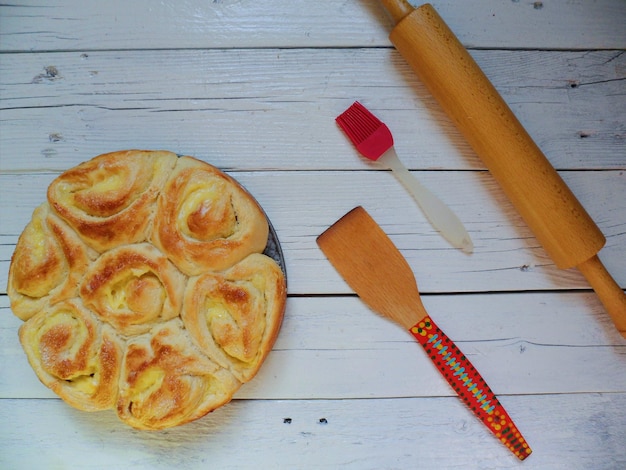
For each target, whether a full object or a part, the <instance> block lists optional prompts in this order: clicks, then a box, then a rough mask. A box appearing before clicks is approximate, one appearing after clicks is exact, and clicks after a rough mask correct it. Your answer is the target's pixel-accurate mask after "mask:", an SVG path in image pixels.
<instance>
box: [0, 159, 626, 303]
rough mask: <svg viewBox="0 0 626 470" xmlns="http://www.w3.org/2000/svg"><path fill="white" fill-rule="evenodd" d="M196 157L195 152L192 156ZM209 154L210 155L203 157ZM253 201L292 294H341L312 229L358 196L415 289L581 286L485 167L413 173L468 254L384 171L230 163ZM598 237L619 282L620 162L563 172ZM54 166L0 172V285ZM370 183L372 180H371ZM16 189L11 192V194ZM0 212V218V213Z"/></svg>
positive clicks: (623, 275) (625, 223)
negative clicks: (272, 231)
mask: <svg viewBox="0 0 626 470" xmlns="http://www.w3.org/2000/svg"><path fill="white" fill-rule="evenodd" d="M200 157H201V158H203V156H200ZM205 159H207V160H208V161H211V160H210V159H209V158H205ZM230 174H231V175H232V176H234V177H235V178H237V180H238V181H239V182H240V183H241V184H243V185H244V186H245V187H246V188H247V189H248V190H249V191H251V192H252V194H254V196H255V197H256V198H257V199H258V200H259V202H260V203H261V205H262V206H263V207H264V209H265V211H266V212H267V214H268V216H269V218H270V220H271V221H272V223H273V225H274V227H275V228H276V231H277V233H278V238H279V239H280V241H281V243H282V247H283V251H284V252H285V259H286V264H287V272H288V274H289V292H290V293H291V294H294V295H295V294H347V293H350V292H351V290H350V289H349V288H347V286H346V285H345V283H344V282H343V281H342V280H341V278H340V276H339V275H338V274H337V272H336V271H335V270H334V269H333V267H332V266H331V265H330V264H329V263H328V261H327V260H326V258H325V257H324V255H323V254H322V253H321V251H320V250H319V248H318V247H317V245H316V244H315V238H316V237H317V236H318V235H320V234H321V233H322V232H323V231H324V230H325V229H326V228H328V227H329V226H330V225H331V224H333V223H334V222H335V221H336V220H337V219H338V218H339V217H341V216H342V215H343V214H345V213H346V212H348V211H349V210H350V209H352V208H354V207H355V206H357V205H363V207H365V209H366V210H367V211H368V212H370V213H371V214H372V216H373V217H375V219H376V220H377V221H379V223H380V224H381V226H382V227H383V228H384V230H385V231H386V233H388V234H389V236H390V237H391V239H392V240H393V241H394V243H395V244H396V245H397V246H398V248H399V249H400V250H401V252H402V253H403V255H404V256H405V258H406V259H407V260H408V262H409V264H410V265H411V268H412V269H413V272H414V273H415V276H416V279H417V283H418V286H419V289H420V291H421V292H423V293H434V292H448V293H454V292H488V291H492V292H495V291H517V290H523V291H526V290H546V289H556V290H559V289H561V290H562V289H586V288H589V284H588V283H587V281H586V280H585V278H584V277H583V275H582V274H581V273H580V272H578V271H577V270H560V269H557V268H556V267H555V266H554V263H552V261H550V259H549V258H548V257H547V255H546V253H545V251H544V250H543V249H542V248H541V247H540V246H539V244H538V242H537V240H536V239H535V238H534V237H533V235H532V233H531V232H530V230H529V229H528V227H527V226H526V225H525V224H524V222H523V221H522V220H521V218H520V216H519V215H518V214H517V213H516V212H515V210H514V209H513V208H512V206H511V205H510V204H509V203H508V201H507V200H506V198H505V197H504V195H503V194H502V192H501V190H500V189H499V187H498V186H497V184H496V183H495V182H494V181H493V179H492V177H491V176H490V175H489V174H488V173H485V172H455V171H452V172H449V171H437V172H418V173H417V176H418V178H419V179H420V181H421V182H422V183H423V184H424V185H425V186H427V187H429V188H431V189H432V190H433V191H435V192H436V193H437V195H438V196H439V197H441V198H442V200H443V201H444V202H445V203H446V204H448V205H449V206H450V207H451V208H452V209H453V210H454V211H455V212H456V213H457V214H459V216H460V217H461V220H463V222H464V224H465V225H466V227H467V229H468V231H469V233H470V234H471V236H472V239H473V241H474V245H475V250H474V254H473V255H472V256H467V255H465V254H464V253H462V252H460V251H459V250H455V249H454V248H452V247H451V246H450V245H449V244H448V243H447V242H446V241H445V239H443V238H442V237H441V236H440V235H439V234H438V233H437V232H436V231H435V229H433V228H432V226H431V225H430V224H429V223H428V221H427V220H426V219H425V217H424V215H423V214H422V212H421V211H420V209H419V207H417V205H416V204H415V202H414V201H413V200H412V199H411V197H410V196H409V195H408V194H407V193H406V191H404V189H403V188H402V187H401V185H400V184H399V183H398V182H397V181H396V180H395V178H394V177H393V176H392V175H391V173H390V172H387V171H331V172H329V171H306V172H299V171H295V172H294V171H264V172H256V171H255V172H230ZM562 175H563V178H564V179H565V181H566V182H567V183H568V185H569V186H570V187H571V188H572V190H573V192H574V193H575V194H576V196H577V197H578V198H579V199H580V200H581V202H582V204H583V205H584V206H585V208H586V209H587V210H588V211H589V213H590V214H591V215H592V216H593V217H595V220H596V221H597V223H598V225H599V226H600V229H601V230H602V231H603V233H604V234H605V236H606V237H607V243H606V245H605V247H604V248H603V249H602V250H601V251H600V257H601V259H602V260H603V261H604V263H605V264H606V266H607V269H608V270H609V272H610V273H611V274H612V275H613V277H614V278H615V279H616V281H617V282H618V284H619V285H620V286H622V287H624V286H626V265H625V264H624V263H623V253H624V250H625V249H626V248H625V246H626V230H625V228H626V208H625V207H624V204H623V203H622V200H623V197H622V195H623V194H624V191H625V188H626V174H624V172H622V171H601V172H597V171H594V172H578V171H574V172H562ZM55 176H56V173H45V174H40V173H37V174H32V173H31V174H23V175H19V174H6V175H0V218H1V219H2V220H3V224H2V225H3V226H2V232H3V236H2V244H0V267H2V269H1V270H0V288H1V289H2V292H4V288H5V286H6V279H7V277H6V276H7V272H8V262H9V259H10V256H11V253H12V251H13V246H14V245H15V243H16V242H17V237H18V236H19V234H20V233H21V231H22V230H23V228H24V227H25V225H26V224H27V223H28V221H29V220H30V217H31V214H32V211H33V210H34V208H35V207H37V205H39V204H40V203H41V202H43V201H44V200H45V190H46V188H47V186H48V185H49V184H50V182H51V181H52V179H53V178H54V177H55ZM372 188H375V189H372ZM16 194H19V195H20V197H19V198H14V196H13V195H16ZM5 220H6V222H4V221H5Z"/></svg>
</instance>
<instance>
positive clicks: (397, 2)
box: [382, 0, 414, 24]
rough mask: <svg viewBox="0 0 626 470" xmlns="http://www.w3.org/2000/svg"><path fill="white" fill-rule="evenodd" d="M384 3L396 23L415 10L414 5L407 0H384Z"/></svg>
mask: <svg viewBox="0 0 626 470" xmlns="http://www.w3.org/2000/svg"><path fill="white" fill-rule="evenodd" d="M382 4H383V6H384V7H385V9H386V10H387V11H388V12H389V14H390V15H391V18H393V21H395V22H396V24H397V23H399V22H400V21H401V20H402V18H404V17H405V16H407V15H408V14H409V13H411V12H412V11H413V10H414V8H413V6H412V5H411V4H410V3H409V2H407V1H406V0H382Z"/></svg>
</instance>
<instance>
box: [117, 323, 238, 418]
mask: <svg viewBox="0 0 626 470" xmlns="http://www.w3.org/2000/svg"><path fill="white" fill-rule="evenodd" d="M240 385H241V384H240V382H239V381H237V380H236V379H235V377H234V376H233V375H232V374H231V373H230V372H228V371H227V370H226V369H224V368H222V367H220V366H218V365H217V364H216V363H214V362H213V361H211V360H210V359H209V358H208V357H207V356H206V355H205V354H204V353H202V352H201V351H200V350H198V349H197V348H196V347H195V346H194V345H193V343H192V342H191V340H190V339H189V337H188V336H187V335H186V333H185V330H184V329H183V324H182V322H181V321H180V319H179V318H177V319H174V320H170V321H169V322H167V323H164V324H162V325H159V326H157V327H155V328H154V329H153V330H152V331H151V332H150V333H149V334H146V335H142V336H137V337H135V338H133V339H132V340H130V341H129V343H128V347H127V351H126V356H125V358H124V364H123V367H122V375H121V387H120V394H119V399H118V402H117V414H118V416H119V417H120V419H121V420H122V421H124V422H126V423H128V424H130V425H131V426H133V427H134V428H138V429H164V428H168V427H171V426H177V425H180V424H183V423H187V422H189V421H192V420H194V419H197V418H199V417H201V416H204V415H205V414H207V413H209V412H210V411H213V410H214V409H215V408H217V407H219V406H222V405H223V404H225V403H227V402H229V401H230V399H231V397H232V396H233V394H234V393H235V391H236V390H237V389H238V388H239V387H240Z"/></svg>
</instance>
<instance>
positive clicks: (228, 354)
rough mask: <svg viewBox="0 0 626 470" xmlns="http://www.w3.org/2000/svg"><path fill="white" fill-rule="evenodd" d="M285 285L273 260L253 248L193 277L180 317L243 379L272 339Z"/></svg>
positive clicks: (249, 376) (203, 346)
mask: <svg viewBox="0 0 626 470" xmlns="http://www.w3.org/2000/svg"><path fill="white" fill-rule="evenodd" d="M285 289H286V287H285V279H284V276H283V274H282V271H281V270H280V268H279V267H278V265H277V264H276V263H275V262H274V260H272V259H271V258H268V257H267V256H265V255H262V254H256V253H255V254H252V255H250V256H248V257H247V258H245V259H244V260H243V261H241V262H239V263H237V264H236V265H235V266H233V267H232V268H230V269H228V270H226V271H224V272H217V273H207V274H203V275H202V276H199V277H196V278H192V279H191V280H190V282H189V284H188V286H187V291H186V293H185V303H184V306H183V312H182V318H183V322H184V323H185V326H186V327H187V329H188V330H189V334H190V335H191V337H192V338H193V339H194V341H195V342H196V344H198V345H199V346H200V348H201V349H202V350H203V351H206V353H207V354H208V355H209V356H210V357H212V358H213V359H214V360H215V361H217V362H218V363H219V364H220V365H221V366H223V367H227V368H228V369H229V370H230V371H231V372H232V373H233V375H235V377H237V379H239V380H240V381H241V382H247V381H249V380H250V379H252V377H254V375H255V374H256V373H257V371H258V369H259V367H260V366H261V363H262V362H263V360H264V359H265V357H266V356H267V354H268V353H269V351H270V350H271V349H272V346H273V345H274V341H275V339H276V336H277V334H278V331H279V329H280V324H281V321H282V313H283V310H284V307H285V296H286V292H285Z"/></svg>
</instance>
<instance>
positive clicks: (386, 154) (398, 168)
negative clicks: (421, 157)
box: [336, 101, 474, 253]
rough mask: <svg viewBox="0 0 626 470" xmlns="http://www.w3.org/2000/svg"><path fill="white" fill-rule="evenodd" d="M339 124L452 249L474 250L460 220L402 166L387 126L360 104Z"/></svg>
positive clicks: (358, 148) (467, 251) (354, 106)
mask: <svg viewBox="0 0 626 470" xmlns="http://www.w3.org/2000/svg"><path fill="white" fill-rule="evenodd" d="M336 121H337V124H338V125H339V127H340V128H341V129H342V130H343V131H344V132H345V134H346V135H347V136H348V138H349V139H350V140H351V141H352V143H353V144H354V146H355V147H356V149H357V150H358V152H359V153H360V154H361V155H363V156H364V157H365V158H368V159H370V160H373V161H376V162H378V163H380V164H381V165H383V166H385V167H387V168H390V169H391V171H392V173H393V174H394V175H395V177H396V178H398V180H399V181H400V182H401V183H402V184H403V185H404V187H405V188H406V190H407V191H408V192H409V193H410V194H411V195H412V196H413V198H414V199H415V201H416V202H417V204H418V206H419V207H420V208H421V209H422V211H423V213H424V215H425V216H426V218H427V219H428V221H429V222H430V223H431V225H432V226H433V227H434V228H435V229H437V230H438V231H439V233H441V235H442V236H443V237H444V238H445V239H446V240H448V242H450V244H451V245H452V246H454V247H455V248H460V249H461V250H463V251H464V252H466V253H472V252H473V251H474V244H473V243H472V239H471V238H470V236H469V234H468V233H467V230H465V227H464V226H463V223H462V222H461V220H459V218H458V217H457V216H456V214H455V213H454V212H452V210H451V209H450V208H449V207H448V206H447V205H445V204H444V203H443V202H442V201H441V199H439V198H438V197H437V196H435V194H433V193H432V192H431V191H430V190H428V189H427V188H426V187H425V186H423V185H422V184H421V183H420V182H419V181H418V180H417V179H416V178H415V177H414V176H413V175H412V174H411V173H410V172H409V170H407V168H406V167H405V166H404V165H403V164H402V162H401V161H400V159H399V158H398V155H397V154H396V151H395V149H394V147H393V136H392V134H391V131H390V130H389V128H388V127H387V126H386V125H385V123H383V122H382V121H380V119H378V118H377V117H376V116H375V115H374V114H372V113H371V112H370V111H369V110H368V109H367V108H366V107H365V106H363V105H362V104H361V103H359V102H358V101H355V102H354V104H353V105H352V106H350V107H349V108H348V109H346V110H345V111H344V112H343V113H341V114H340V115H339V116H338V117H337V118H336Z"/></svg>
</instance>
